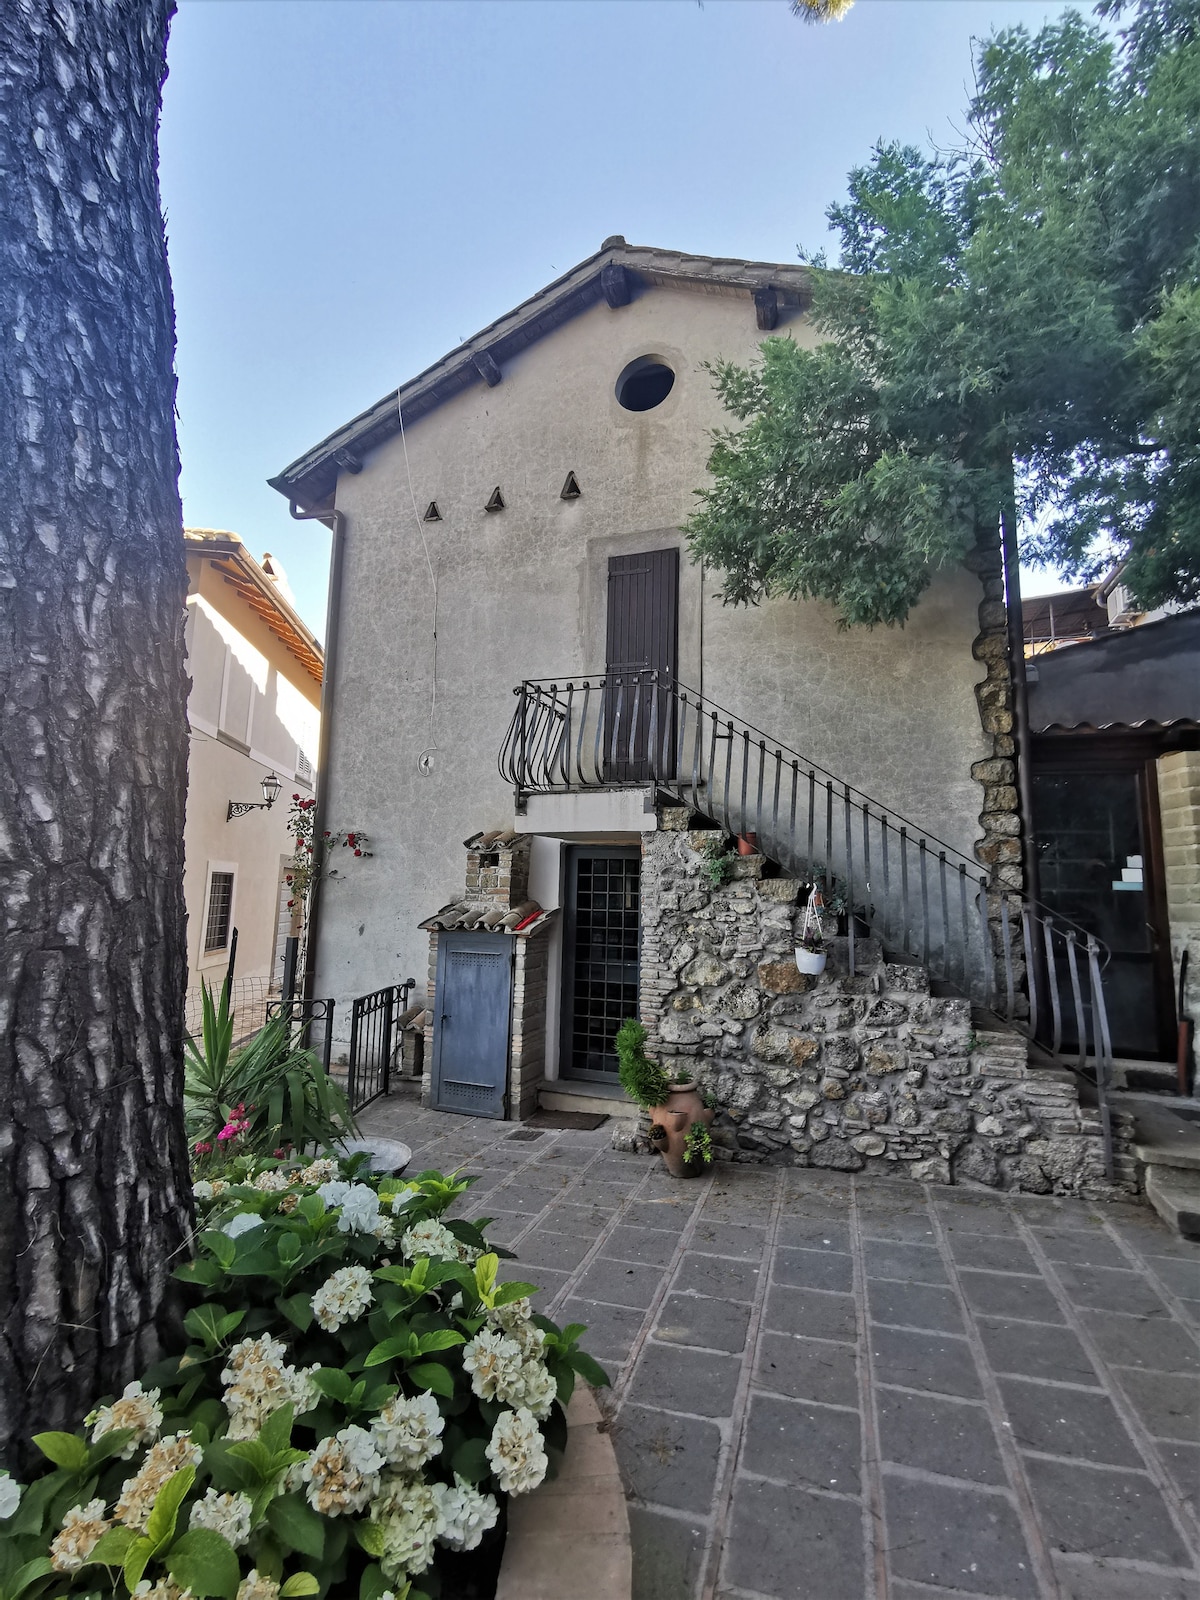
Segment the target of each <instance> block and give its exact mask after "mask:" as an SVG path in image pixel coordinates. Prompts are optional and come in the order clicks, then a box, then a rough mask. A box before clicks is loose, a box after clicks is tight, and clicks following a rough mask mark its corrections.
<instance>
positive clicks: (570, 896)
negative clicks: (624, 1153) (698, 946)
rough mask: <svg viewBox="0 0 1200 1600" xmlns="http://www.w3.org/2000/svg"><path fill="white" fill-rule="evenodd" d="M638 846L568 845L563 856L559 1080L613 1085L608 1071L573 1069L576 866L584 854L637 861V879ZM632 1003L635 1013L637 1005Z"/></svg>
mask: <svg viewBox="0 0 1200 1600" xmlns="http://www.w3.org/2000/svg"><path fill="white" fill-rule="evenodd" d="M641 854H642V852H641V846H640V845H636V844H613V845H600V844H569V845H567V846H566V848H565V850H564V852H563V855H564V866H565V872H564V875H563V938H562V968H561V972H560V977H559V1044H558V1075H559V1077H560V1078H572V1079H574V1080H575V1081H576V1082H580V1081H583V1082H592V1083H613V1082H615V1081H616V1078H615V1074H613V1073H611V1072H588V1071H579V1072H577V1071H575V1070H574V1069H573V1067H572V1064H571V1063H572V1057H573V1055H574V1033H575V1029H574V1021H575V947H576V929H577V920H578V916H577V913H578V906H577V903H576V891H577V888H578V883H579V876H578V864H579V859H580V857H581V856H583V855H590V856H609V857H620V858H623V859H624V860H636V861H638V862H639V868H638V871H639V877H640V872H641V867H640V862H641ZM637 970H638V980H637V991H638V1001H640V998H641V973H642V926H641V897H640V893H639V899H638V959H637ZM638 1001H635V1003H634V1013H635V1014H636V1013H637V1011H638V1009H639V1006H638Z"/></svg>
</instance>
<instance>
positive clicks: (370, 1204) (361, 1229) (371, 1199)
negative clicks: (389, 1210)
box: [317, 1178, 391, 1238]
mask: <svg viewBox="0 0 1200 1600" xmlns="http://www.w3.org/2000/svg"><path fill="white" fill-rule="evenodd" d="M317 1193H318V1194H319V1195H320V1197H321V1199H322V1200H324V1202H325V1204H326V1206H327V1207H328V1208H329V1210H330V1211H334V1210H340V1212H341V1216H339V1218H338V1232H339V1233H373V1234H375V1236H376V1237H377V1238H381V1237H383V1236H384V1234H385V1233H390V1231H391V1229H390V1226H389V1225H388V1224H387V1219H386V1218H383V1219H381V1218H380V1215H379V1196H378V1195H377V1194H376V1193H375V1191H374V1189H372V1188H371V1187H370V1185H369V1184H365V1183H345V1182H343V1180H342V1179H341V1178H335V1179H333V1180H332V1181H331V1182H329V1183H323V1184H322V1185H321V1187H320V1188H319V1189H318V1190H317ZM381 1220H382V1221H383V1223H384V1227H383V1229H381V1228H380V1222H381Z"/></svg>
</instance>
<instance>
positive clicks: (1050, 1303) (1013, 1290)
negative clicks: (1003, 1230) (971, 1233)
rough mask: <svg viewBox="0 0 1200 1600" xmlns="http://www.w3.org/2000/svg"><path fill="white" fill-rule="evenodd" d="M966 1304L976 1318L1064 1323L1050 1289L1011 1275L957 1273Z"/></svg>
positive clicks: (1000, 1273)
mask: <svg viewBox="0 0 1200 1600" xmlns="http://www.w3.org/2000/svg"><path fill="white" fill-rule="evenodd" d="M959 1279H960V1281H961V1283H962V1287H963V1294H964V1295H966V1297H967V1304H968V1305H969V1306H970V1308H971V1310H972V1311H974V1312H975V1313H976V1314H977V1315H980V1316H985V1317H1015V1318H1019V1319H1020V1320H1021V1321H1022V1322H1053V1323H1059V1324H1062V1323H1063V1322H1065V1321H1066V1318H1065V1317H1064V1316H1063V1314H1062V1312H1061V1311H1060V1310H1059V1309H1058V1301H1057V1300H1055V1298H1054V1296H1053V1294H1052V1293H1051V1292H1050V1289H1049V1288H1048V1286H1047V1285H1046V1283H1045V1281H1044V1280H1043V1279H1042V1278H1032V1277H1030V1278H1024V1277H1018V1276H1017V1274H1016V1273H1013V1272H975V1271H973V1270H971V1269H969V1268H964V1269H963V1271H962V1272H961V1273H960V1274H959Z"/></svg>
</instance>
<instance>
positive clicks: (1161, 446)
mask: <svg viewBox="0 0 1200 1600" xmlns="http://www.w3.org/2000/svg"><path fill="white" fill-rule="evenodd" d="M1125 9H1126V8H1125V7H1124V6H1123V3H1122V0H1106V3H1105V4H1104V5H1102V6H1101V8H1100V13H1101V21H1099V22H1088V21H1086V20H1085V19H1083V18H1082V17H1081V16H1080V15H1079V14H1078V13H1075V12H1067V13H1065V14H1064V15H1063V16H1061V17H1059V18H1058V19H1056V20H1055V21H1054V22H1052V23H1050V24H1047V25H1046V26H1045V27H1044V28H1042V29H1041V30H1040V31H1039V32H1038V33H1036V34H1031V33H1029V32H1028V31H1027V30H1025V29H1024V28H1015V29H1011V30H1009V31H1007V32H1004V33H1000V34H997V35H994V36H993V37H992V38H991V39H990V40H988V41H987V42H986V43H984V44H982V45H981V46H980V48H979V50H978V53H977V59H976V93H975V96H974V98H973V99H972V101H971V103H970V106H969V110H968V119H967V128H968V134H967V138H966V140H965V142H964V145H963V147H962V148H960V149H957V150H954V151H950V152H939V153H936V154H932V155H930V154H925V153H922V152H921V151H919V150H917V149H914V148H912V147H911V146H903V145H897V144H881V145H879V146H877V147H876V149H875V151H874V153H873V155H872V159H871V161H870V162H869V163H868V164H867V165H866V166H864V167H861V168H858V169H856V170H855V171H854V172H852V173H851V175H850V180H849V195H848V198H847V200H846V202H845V203H844V204H842V205H835V206H832V207H831V208H830V210H829V212H828V216H829V220H830V222H831V224H832V225H833V227H834V229H835V230H836V231H837V233H838V235H839V236H840V241H841V250H840V260H839V262H838V267H837V270H830V269H828V268H827V267H826V264H825V262H824V261H823V260H821V259H819V258H818V259H815V260H814V262H813V267H814V272H813V308H812V310H813V317H814V320H815V322H816V325H817V327H818V329H819V331H820V332H821V334H822V335H823V336H824V342H822V343H821V344H820V345H819V346H818V347H817V348H816V349H815V350H804V349H801V348H800V347H799V346H798V345H797V344H796V343H795V342H793V341H792V340H791V339H788V338H777V339H770V340H767V341H766V342H765V343H764V344H763V346H762V359H761V361H760V362H759V363H757V364H756V365H755V366H754V367H753V368H752V369H746V368H741V367H737V366H735V365H732V364H729V363H718V364H716V365H715V366H714V367H713V369H712V371H713V375H714V379H715V382H716V386H717V389H718V392H719V394H720V396H721V398H722V400H723V402H724V404H725V406H726V408H727V409H728V410H729V411H730V412H731V414H732V415H733V416H734V417H735V418H737V419H738V421H739V423H741V424H743V426H742V427H740V428H737V429H730V430H725V431H723V432H722V433H720V434H719V435H718V436H717V438H716V439H715V442H714V448H713V451H712V455H711V457H710V461H709V467H710V470H711V472H712V475H713V482H712V484H711V485H710V486H709V487H708V488H706V489H703V490H701V491H700V492H699V493H700V500H701V508H700V510H699V511H698V512H697V513H696V514H695V515H694V516H693V518H692V519H691V522H690V524H689V527H688V536H689V540H690V544H691V548H692V553H693V555H694V556H695V557H697V558H699V559H702V560H704V561H707V562H710V563H712V564H713V565H715V566H718V567H720V568H721V569H723V571H724V572H725V574H726V581H725V598H726V599H727V600H729V601H731V602H753V601H757V600H759V599H761V598H762V597H763V596H764V595H768V594H781V595H789V596H792V597H798V596H804V597H810V598H817V597H819V598H823V599H826V600H829V601H832V602H833V603H834V604H835V605H836V606H837V608H838V611H839V616H840V620H841V621H842V622H843V624H845V625H847V626H850V625H855V624H862V625H866V626H874V625H875V624H877V623H889V624H895V623H902V622H903V621H904V619H905V617H906V616H907V614H908V612H909V610H910V609H911V607H912V606H913V605H914V604H915V603H916V601H917V600H918V598H919V597H920V595H921V593H922V591H923V590H924V588H925V587H926V586H927V584H928V583H929V581H930V578H931V576H932V574H933V573H934V572H935V571H936V570H937V569H938V568H939V567H943V566H947V565H950V564H952V563H954V562H956V561H958V560H960V559H961V558H962V556H963V555H964V554H965V553H966V551H967V550H968V549H969V548H970V547H971V545H972V544H973V543H974V542H975V540H976V538H977V536H978V532H979V530H980V529H987V528H994V527H995V526H996V522H997V519H998V516H999V513H1000V510H1001V507H1002V506H1003V505H1004V503H1005V501H1006V499H1008V498H1009V497H1010V496H1012V495H1013V494H1014V492H1015V495H1016V501H1017V510H1018V511H1019V514H1020V517H1021V521H1022V525H1023V528H1024V539H1023V552H1024V554H1025V556H1026V557H1027V558H1031V559H1033V560H1035V561H1039V562H1047V563H1051V564H1054V565H1057V566H1059V567H1061V568H1062V569H1064V570H1065V571H1066V572H1067V573H1068V574H1069V575H1071V576H1073V577H1076V578H1079V579H1083V580H1087V579H1091V578H1093V577H1095V576H1097V575H1098V574H1099V573H1100V572H1102V571H1103V570H1105V569H1106V568H1107V567H1109V566H1111V564H1112V563H1113V562H1114V561H1115V560H1118V559H1126V560H1127V562H1128V565H1127V567H1126V569H1125V574H1124V581H1125V582H1126V583H1127V584H1128V585H1129V586H1130V588H1132V589H1133V590H1134V592H1135V593H1136V594H1137V595H1138V597H1139V598H1140V599H1141V600H1142V601H1143V602H1145V603H1146V604H1157V603H1161V602H1162V601H1165V600H1170V599H1181V600H1185V601H1194V600H1200V439H1198V431H1200V376H1198V374H1200V0H1141V3H1140V4H1139V5H1138V6H1137V7H1136V9H1134V10H1132V11H1131V12H1130V13H1129V15H1128V16H1125V15H1123V13H1124V11H1125ZM1112 19H1117V20H1118V21H1119V22H1120V23H1121V24H1122V26H1121V28H1120V31H1119V32H1118V33H1117V34H1116V35H1115V36H1114V33H1113V32H1112V30H1111V28H1106V27H1105V26H1104V25H1103V24H1104V22H1105V21H1111V20H1112Z"/></svg>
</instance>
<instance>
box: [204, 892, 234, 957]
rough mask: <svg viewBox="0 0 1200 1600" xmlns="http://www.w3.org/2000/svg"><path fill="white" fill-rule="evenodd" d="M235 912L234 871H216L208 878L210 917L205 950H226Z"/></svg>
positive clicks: (205, 927) (205, 937)
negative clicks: (230, 925)
mask: <svg viewBox="0 0 1200 1600" xmlns="http://www.w3.org/2000/svg"><path fill="white" fill-rule="evenodd" d="M232 913H233V873H232V872H214V873H213V875H212V876H211V877H210V878H209V880H208V919H207V921H206V922H205V924H204V952H205V954H206V955H207V954H208V953H209V951H211V950H224V949H226V948H227V947H228V945H229V924H230V919H231V917H232Z"/></svg>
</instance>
